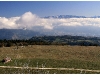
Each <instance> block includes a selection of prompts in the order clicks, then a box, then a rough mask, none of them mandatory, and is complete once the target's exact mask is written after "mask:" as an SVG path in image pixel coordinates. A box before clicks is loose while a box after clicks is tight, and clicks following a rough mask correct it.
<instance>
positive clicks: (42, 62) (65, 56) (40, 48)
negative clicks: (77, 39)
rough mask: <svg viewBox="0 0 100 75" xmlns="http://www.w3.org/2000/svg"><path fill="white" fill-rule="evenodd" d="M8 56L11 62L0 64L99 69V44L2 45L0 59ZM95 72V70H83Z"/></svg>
mask: <svg viewBox="0 0 100 75" xmlns="http://www.w3.org/2000/svg"><path fill="white" fill-rule="evenodd" d="M6 56H7V57H10V58H11V59H12V61H11V62H9V63H6V64H3V63H1V62H0V66H21V67H26V66H28V67H49V68H60V67H61V68H76V69H77V68H78V69H90V70H100V47H99V46H97V47H96V46H68V45H65V46H58V45H33V46H32V47H31V46H26V47H24V48H21V47H19V49H16V47H14V46H13V47H2V48H0V60H2V59H3V58H5V57H6ZM0 73H7V74H8V73H30V74H31V73H34V74H35V73H50V74H52V73H60V74H64V73H69V74H72V73H75V74H76V73H80V71H71V70H70V71H68V70H67V71H65V70H64V71H63V70H62V71H60V70H29V69H28V70H27V69H25V70H22V69H21V70H19V69H17V70H16V69H7V68H3V69H2V68H0ZM83 73H96V72H83Z"/></svg>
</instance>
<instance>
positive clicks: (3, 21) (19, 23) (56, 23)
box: [0, 12, 100, 30]
mask: <svg viewBox="0 0 100 75" xmlns="http://www.w3.org/2000/svg"><path fill="white" fill-rule="evenodd" d="M61 26H62V27H63V26H64V27H67V26H96V27H100V18H69V19H54V18H50V19H44V18H40V17H39V16H37V15H35V14H32V13H31V12H26V13H24V14H23V15H22V16H19V17H11V18H6V17H0V29H2V28H8V29H18V28H25V27H26V28H27V29H34V28H36V27H38V28H40V29H44V30H45V29H46V30H53V29H54V28H55V27H56V28H57V27H61ZM38 30H39V29H38Z"/></svg>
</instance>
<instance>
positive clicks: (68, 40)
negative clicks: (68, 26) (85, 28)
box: [30, 35, 100, 46]
mask: <svg viewBox="0 0 100 75" xmlns="http://www.w3.org/2000/svg"><path fill="white" fill-rule="evenodd" d="M30 40H31V41H37V42H39V41H45V42H46V43H49V44H58V45H59V44H63V45H81V46H91V45H92V46H93V45H95V46H97V45H100V38H99V37H84V36H71V35H64V36H42V37H32V38H31V39H30Z"/></svg>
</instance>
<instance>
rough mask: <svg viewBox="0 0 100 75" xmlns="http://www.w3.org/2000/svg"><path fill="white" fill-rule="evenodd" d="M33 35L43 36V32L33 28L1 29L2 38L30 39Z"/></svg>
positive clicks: (0, 36)
mask: <svg viewBox="0 0 100 75" xmlns="http://www.w3.org/2000/svg"><path fill="white" fill-rule="evenodd" d="M33 36H42V34H40V33H39V32H35V31H32V30H23V29H0V39H7V40H9V39H29V38H31V37H33Z"/></svg>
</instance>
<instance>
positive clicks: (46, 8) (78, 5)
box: [0, 1, 100, 17]
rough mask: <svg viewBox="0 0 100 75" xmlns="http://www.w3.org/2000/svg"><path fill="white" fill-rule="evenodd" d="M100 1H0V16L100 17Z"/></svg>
mask: <svg viewBox="0 0 100 75" xmlns="http://www.w3.org/2000/svg"><path fill="white" fill-rule="evenodd" d="M99 8H100V1H0V16H1V17H15V16H21V15H22V14H23V13H25V12H29V11H30V12H32V13H34V14H37V15H38V16H40V17H44V16H52V15H77V16H95V15H100V10H99Z"/></svg>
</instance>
